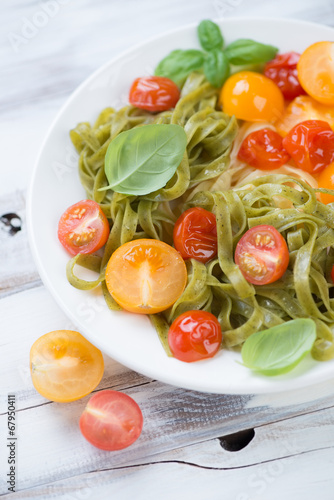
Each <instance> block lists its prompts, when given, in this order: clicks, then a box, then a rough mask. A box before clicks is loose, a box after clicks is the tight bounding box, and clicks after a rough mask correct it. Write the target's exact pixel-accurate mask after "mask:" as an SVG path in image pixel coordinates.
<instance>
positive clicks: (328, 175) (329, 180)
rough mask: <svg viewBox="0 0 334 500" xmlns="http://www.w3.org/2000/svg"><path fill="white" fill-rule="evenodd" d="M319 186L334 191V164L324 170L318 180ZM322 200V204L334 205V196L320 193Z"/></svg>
mask: <svg viewBox="0 0 334 500" xmlns="http://www.w3.org/2000/svg"><path fill="white" fill-rule="evenodd" d="M318 185H319V187H320V188H323V189H333V190H334V163H331V164H330V165H328V167H326V168H325V170H323V171H322V172H321V173H320V175H319V178H318ZM320 200H321V201H322V203H325V205H327V203H333V202H334V196H332V195H331V194H327V193H320Z"/></svg>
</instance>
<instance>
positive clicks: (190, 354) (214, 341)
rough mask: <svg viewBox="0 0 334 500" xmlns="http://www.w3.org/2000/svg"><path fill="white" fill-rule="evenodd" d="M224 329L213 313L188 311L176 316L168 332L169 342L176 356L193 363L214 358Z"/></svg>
mask: <svg viewBox="0 0 334 500" xmlns="http://www.w3.org/2000/svg"><path fill="white" fill-rule="evenodd" d="M221 342H222V331H221V327H220V324H219V322H218V320H217V318H216V316H214V315H213V314H211V313H210V312H207V311H188V312H185V313H183V314H181V315H180V316H178V317H177V318H176V320H175V321H173V323H172V324H171V326H170V328H169V332H168V343H169V347H170V350H171V351H172V354H173V356H174V357H175V358H177V359H179V360H180V361H186V362H187V363H192V362H193V361H199V360H201V359H206V358H212V357H213V356H214V355H215V354H216V353H217V351H218V350H219V348H220V345H221Z"/></svg>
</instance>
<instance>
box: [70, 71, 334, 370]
mask: <svg viewBox="0 0 334 500" xmlns="http://www.w3.org/2000/svg"><path fill="white" fill-rule="evenodd" d="M148 123H167V124H168V123H175V124H179V125H181V126H183V127H184V130H185V132H186V135H187V140H188V144H187V150H186V154H185V155H184V158H183V160H182V162H181V164H180V166H179V167H178V169H177V171H176V174H175V175H174V177H173V178H172V179H171V180H170V181H169V182H168V183H167V185H166V186H165V187H164V188H162V189H160V190H158V191H156V192H154V193H150V194H149V195H145V196H137V197H136V196H127V195H124V194H119V193H116V192H113V191H112V190H111V189H109V190H102V191H100V188H104V187H106V186H107V185H108V182H107V179H106V176H105V173H104V157H105V154H106V151H107V148H108V146H109V144H110V142H111V141H112V140H113V139H114V138H115V137H116V136H117V135H118V134H119V133H121V132H122V131H125V130H129V129H131V128H133V127H136V126H141V125H145V124H148ZM263 126H264V124H263V123H261V125H258V124H255V125H251V126H249V125H243V126H242V127H241V129H240V132H239V134H238V136H237V130H238V126H237V123H236V120H235V119H234V118H231V117H229V116H227V115H226V114H224V113H223V112H222V111H220V110H219V109H218V107H217V89H214V88H213V87H211V86H210V85H209V84H208V83H207V82H206V81H205V80H204V77H203V75H201V74H197V73H193V74H192V75H190V76H189V77H188V79H187V80H186V82H185V84H184V86H183V89H182V93H181V98H180V100H179V102H178V103H177V105H176V107H175V109H174V110H170V111H165V112H161V113H158V114H150V113H148V112H145V111H142V110H139V109H137V108H134V107H132V106H126V107H124V108H122V109H121V110H119V111H116V110H114V109H112V108H106V109H105V110H103V111H102V113H101V114H100V115H99V117H98V119H97V121H96V123H95V125H94V126H93V127H91V126H90V125H89V124H88V123H81V124H79V125H78V126H77V127H76V128H75V129H74V130H72V131H71V139H72V141H73V144H74V145H75V147H76V149H77V150H78V152H79V153H80V158H79V175H80V179H81V182H82V184H83V186H84V188H85V190H86V193H87V196H88V198H91V199H94V200H95V201H97V202H98V203H99V204H100V205H101V208H102V209H103V211H104V212H105V214H106V216H107V217H108V219H109V220H110V223H111V231H110V236H109V239H108V242H107V244H106V246H105V250H104V254H103V256H102V257H98V256H94V255H92V256H87V255H86V256H83V255H80V254H79V255H77V256H76V257H74V258H73V259H71V261H70V262H69V264H68V266H67V276H68V279H69V281H70V283H71V284H72V285H73V286H75V287H77V288H80V289H82V290H89V289H92V288H93V287H95V286H97V285H98V284H99V283H102V289H103V294H104V296H105V299H106V302H107V304H108V307H109V308H111V309H114V310H116V309H120V307H119V306H118V304H116V302H115V301H114V300H113V298H112V297H111V295H110V294H109V292H108V290H107V287H106V285H105V281H104V272H105V267H106V264H107V262H108V261H109V258H110V256H111V254H112V253H113V252H114V251H115V250H116V249H117V248H118V247H119V246H120V245H122V244H123V243H126V242H128V241H131V240H134V239H137V238H155V239H160V240H163V241H165V242H167V243H172V236H171V235H172V230H173V226H174V223H175V221H176V218H177V216H178V215H179V214H180V213H181V212H183V211H184V210H186V209H187V208H189V207H192V206H199V207H202V208H205V209H207V210H210V211H211V212H213V213H214V214H215V215H216V219H217V236H218V256H217V258H216V259H214V260H212V261H210V262H208V263H207V264H202V263H200V262H197V261H195V260H189V261H188V262H187V268H188V284H187V286H186V289H185V291H184V293H183V294H182V295H181V297H180V298H179V299H178V300H177V301H176V302H175V304H174V305H173V306H172V307H171V308H170V309H168V310H167V311H165V312H163V313H160V314H157V315H152V316H151V320H152V323H153V324H154V326H155V328H156V329H157V331H158V334H159V337H160V340H161V342H162V344H163V345H164V347H165V350H166V352H167V354H169V355H170V351H169V347H168V342H167V333H168V328H169V325H170V324H171V322H172V321H173V320H174V319H175V318H176V317H177V316H179V315H180V314H181V313H183V312H185V311H189V310H194V309H202V310H205V311H210V312H212V313H213V314H215V315H216V316H217V318H218V320H219V322H220V324H221V327H222V330H223V332H224V345H225V346H226V347H229V348H234V347H238V346H241V345H242V343H243V342H244V341H245V340H246V338H247V337H248V336H249V335H251V334H252V333H254V332H256V331H258V330H259V329H261V328H267V327H270V326H274V325H278V324H280V323H283V322H285V321H287V320H289V319H294V318H300V317H311V318H313V319H314V320H315V322H316V325H317V340H316V342H315V344H314V347H313V351H312V354H313V356H314V358H316V359H318V360H326V359H330V358H332V357H334V342H333V333H332V328H333V325H334V299H333V298H332V295H331V291H332V285H330V284H329V276H330V271H331V269H332V266H333V264H334V250H333V249H332V247H333V246H334V212H333V210H332V209H331V208H330V207H329V206H325V205H323V204H322V203H320V202H318V200H317V197H316V191H315V190H314V189H313V188H316V187H317V184H316V181H314V180H313V178H312V176H309V175H308V174H305V173H303V174H302V176H301V175H300V173H299V172H300V171H298V170H297V169H296V168H295V167H294V166H293V165H290V164H286V165H284V166H283V167H281V168H280V169H279V170H278V171H275V172H274V173H273V172H270V175H266V174H268V172H263V171H258V170H254V169H253V168H251V167H249V166H248V165H246V164H244V163H241V162H240V161H239V160H237V158H236V155H237V151H238V150H239V147H240V144H241V142H242V140H243V139H244V137H245V136H246V135H247V134H248V133H250V132H251V131H253V130H256V129H257V128H260V127H261V128H263ZM266 126H268V127H272V128H273V126H272V125H270V124H266ZM236 136H237V139H236V140H235V138H236ZM234 140H235V142H234V145H233V148H232V144H233V141H234ZM230 160H231V166H230V168H228V167H229V164H230ZM243 184H245V185H243ZM242 185H243V186H242ZM259 224H270V225H272V226H274V227H275V228H276V229H277V230H278V231H280V232H281V233H282V234H283V236H284V238H285V239H286V241H287V243H288V248H289V252H290V264H289V268H288V270H287V272H286V273H285V274H284V276H283V278H281V279H280V280H278V281H276V282H275V283H272V284H270V285H262V286H254V285H252V284H250V283H249V282H247V281H246V280H245V278H244V277H243V275H242V273H241V271H240V269H239V267H238V266H237V265H236V264H235V263H234V250H235V246H236V244H237V242H238V240H239V239H240V237H241V236H242V234H243V233H244V232H245V231H246V230H247V229H248V228H250V227H253V226H255V225H259ZM76 264H79V265H81V266H84V267H87V268H89V269H91V270H94V271H96V272H98V273H99V277H98V278H97V280H96V281H93V282H89V281H86V280H83V279H80V278H78V277H77V276H76V275H75V273H74V268H75V265H76Z"/></svg>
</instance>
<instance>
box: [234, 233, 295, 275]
mask: <svg viewBox="0 0 334 500" xmlns="http://www.w3.org/2000/svg"><path fill="white" fill-rule="evenodd" d="M234 259H235V263H236V264H237V265H238V266H239V268H240V271H241V272H242V274H243V275H244V277H245V278H246V280H247V281H249V282H250V283H253V284H254V285H267V284H269V283H273V282H274V281H277V280H278V279H280V278H281V277H282V276H283V274H284V273H285V271H286V270H287V267H288V265H289V250H288V246H287V244H286V241H285V239H284V238H283V236H282V235H281V234H280V233H279V232H278V231H277V229H275V228H274V227H273V226H268V225H260V226H254V227H252V228H251V229H248V231H246V233H245V234H244V235H243V236H242V238H240V240H239V241H238V243H237V246H236V250H235V256H234Z"/></svg>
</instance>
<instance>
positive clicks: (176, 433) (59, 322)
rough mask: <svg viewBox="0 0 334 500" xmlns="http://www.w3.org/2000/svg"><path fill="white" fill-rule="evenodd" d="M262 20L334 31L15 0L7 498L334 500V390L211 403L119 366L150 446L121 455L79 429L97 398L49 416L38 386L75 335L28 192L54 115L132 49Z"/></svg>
mask: <svg viewBox="0 0 334 500" xmlns="http://www.w3.org/2000/svg"><path fill="white" fill-rule="evenodd" d="M249 15H252V16H272V17H275V16H280V17H293V18H299V19H307V20H313V21H317V22H322V23H324V24H328V25H332V26H334V3H333V0H298V1H297V0H294V1H291V0H280V1H274V0H272V1H268V0H212V1H204V0H192V1H191V2H189V1H188V0H160V1H159V2H157V1H154V0H137V2H135V1H134V0H123V1H122V2H120V1H117V0H113V1H112V0H109V1H108V0H95V1H94V0H81V1H79V0H43V1H42V0H41V1H38V0H31V1H30V2H28V1H24V0H1V5H0V26H1V28H0V29H1V46H0V61H1V63H0V68H1V69H0V75H1V76H0V112H1V122H0V144H1V149H0V151H1V163H0V169H1V182H0V256H1V258H0V299H1V300H0V321H1V323H0V324H1V333H0V395H1V396H0V400H1V406H0V496H3V497H4V498H7V496H8V497H9V495H11V498H22V499H23V498H33V499H41V498H53V499H68V500H70V499H78V500H79V499H105V498H106V499H107V498H108V499H109V498H116V499H117V500H122V499H132V498H136V499H137V500H150V499H158V500H164V499H166V500H167V499H168V500H169V499H191V500H203V499H205V500H207V499H222V498H224V499H227V500H229V499H231V500H260V499H263V500H268V499H271V500H281V499H282V498H286V499H288V500H289V499H294V500H296V499H303V500H307V499H312V500H313V499H314V498H321V499H322V500H327V499H328V500H332V499H333V498H334V493H333V489H334V475H333V465H334V380H332V381H328V382H327V383H324V384H322V385H320V386H315V387H312V388H309V389H305V390H302V391H298V392H293V393H287V394H278V395H277V394H276V395H272V396H267V395H266V396H255V395H248V396H222V395H206V394H202V393H197V392H192V391H187V390H183V389H178V388H174V387H170V386H167V385H164V384H162V383H160V382H157V381H155V380H150V379H147V378H146V377H144V376H142V375H139V374H137V373H135V372H133V371H131V370H129V369H127V368H125V367H123V366H121V365H120V364H118V363H116V362H115V361H113V360H112V359H110V358H108V357H105V364H106V371H105V375H104V377H103V379H102V382H101V384H100V385H99V387H98V389H97V390H100V389H104V388H112V389H116V390H121V391H124V392H126V393H127V394H129V395H131V396H132V397H134V399H135V400H136V401H137V402H138V403H139V405H140V407H141V409H142V411H143V415H144V428H143V432H142V435H141V437H140V439H139V440H138V441H137V442H136V443H135V444H134V445H133V446H132V447H130V448H128V449H126V450H123V451H121V452H114V453H108V452H103V451H99V450H97V449H95V448H93V447H92V446H90V445H89V444H88V443H87V442H86V441H85V440H84V439H83V438H82V436H81V434H80V431H79V427H78V419H79V416H80V414H81V412H82V411H83V408H84V406H85V404H86V402H87V399H88V398H84V399H83V400H80V401H77V402H74V403H71V404H57V403H52V402H49V401H47V400H45V399H44V398H43V397H41V396H40V395H39V394H38V393H37V392H36V391H35V390H34V388H33V386H32V383H31V380H30V375H29V361H28V358H29V350H30V347H31V345H32V343H33V342H34V341H35V340H36V339H37V338H38V337H39V336H41V335H43V334H44V333H46V332H48V331H52V330H55V329H65V328H70V327H71V325H70V322H69V320H68V319H67V318H66V317H65V316H64V314H63V313H62V311H61V310H60V309H59V308H58V306H57V305H56V303H55V302H54V300H53V299H52V297H51V296H50V294H49V292H48V291H47V290H46V289H45V287H44V286H43V284H42V282H41V281H40V279H39V276H38V273H37V271H36V268H35V266H34V263H33V261H32V257H31V254H30V250H29V247H28V242H27V233H26V221H25V196H26V189H27V186H28V183H29V179H30V176H31V172H32V168H33V164H34V161H35V158H36V155H37V151H38V149H39V146H40V143H41V141H42V139H43V136H44V134H45V131H46V129H47V128H48V126H49V124H50V122H51V120H52V119H53V117H54V115H55V114H56V112H57V111H58V109H59V108H60V106H61V105H62V104H63V103H64V101H65V100H66V99H67V97H68V95H69V94H70V93H71V92H72V91H73V90H74V89H75V88H76V87H77V85H78V84H79V83H80V82H81V81H83V80H84V79H85V78H86V77H87V76H88V75H89V74H90V73H91V72H92V71H93V70H95V69H96V68H97V67H99V66H100V65H101V64H103V63H104V62H105V61H107V60H108V59H110V58H111V57H113V56H115V55H117V54H118V53H119V52H120V51H122V50H124V49H126V48H127V47H130V46H132V45H134V44H136V43H138V42H141V41H144V40H145V39H147V38H148V37H151V36H153V35H156V34H159V33H161V32H163V31H165V30H168V29H170V28H173V27H176V26H181V25H183V24H185V23H190V22H199V21H200V20H201V19H203V18H217V17H223V16H249ZM8 214H15V217H14V216H11V215H8ZM18 229H20V230H18ZM8 394H14V395H15V398H16V410H17V412H16V418H17V441H16V460H17V469H16V487H15V489H16V492H15V493H11V492H9V491H8V486H9V485H8V483H7V479H8V477H7V474H8V472H9V464H8V461H7V460H8V454H9V450H10V449H9V448H8V447H7V442H8V441H7V435H8V429H7V405H8V399H7V398H8ZM253 429H254V431H255V433H254V431H253ZM247 443H248V444H247ZM237 450H238V451H237Z"/></svg>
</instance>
